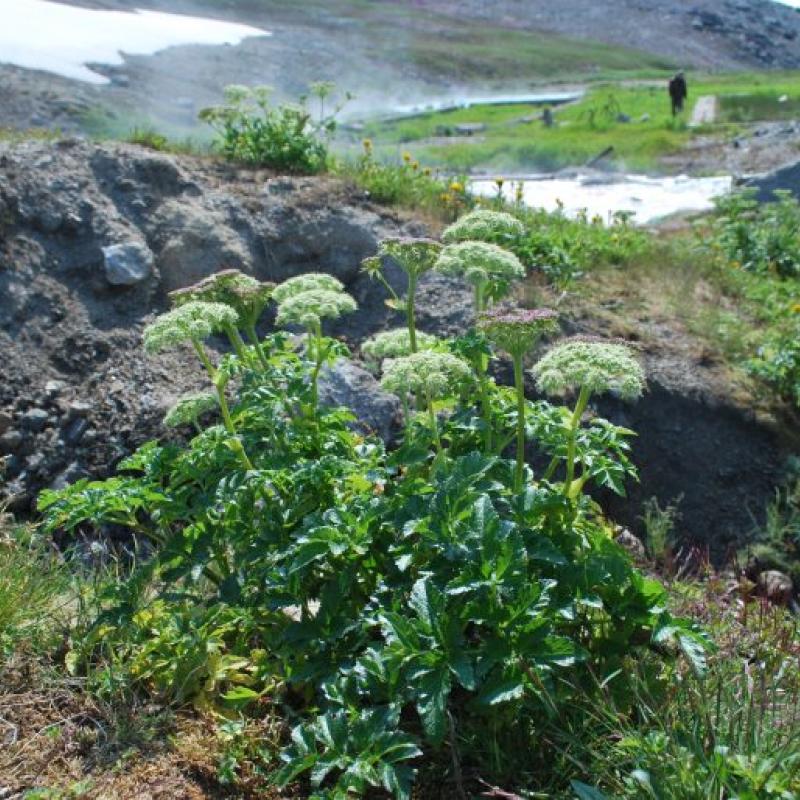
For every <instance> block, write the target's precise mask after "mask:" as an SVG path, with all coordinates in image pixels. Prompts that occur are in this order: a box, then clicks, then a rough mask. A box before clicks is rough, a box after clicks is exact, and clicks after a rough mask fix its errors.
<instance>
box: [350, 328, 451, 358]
mask: <svg viewBox="0 0 800 800" xmlns="http://www.w3.org/2000/svg"><path fill="white" fill-rule="evenodd" d="M438 342H439V339H438V338H437V337H436V336H432V335H431V334H430V333H423V332H422V331H417V347H418V348H419V349H420V350H431V349H432V348H434V347H435V346H436V345H437V344H438ZM361 352H362V353H363V354H364V355H365V356H367V357H368V358H372V359H374V360H375V361H382V360H383V359H384V358H398V357H399V356H408V355H411V336H410V334H409V332H408V328H395V329H394V330H390V331H382V332H381V333H376V334H375V336H373V337H371V338H370V339H367V340H366V341H365V342H363V343H362V345H361Z"/></svg>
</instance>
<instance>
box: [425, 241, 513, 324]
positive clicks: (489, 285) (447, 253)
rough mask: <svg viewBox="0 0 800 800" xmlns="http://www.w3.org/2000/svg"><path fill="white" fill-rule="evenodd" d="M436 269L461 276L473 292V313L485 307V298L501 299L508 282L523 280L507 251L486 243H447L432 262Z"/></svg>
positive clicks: (506, 289) (510, 253)
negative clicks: (434, 263) (434, 262)
mask: <svg viewBox="0 0 800 800" xmlns="http://www.w3.org/2000/svg"><path fill="white" fill-rule="evenodd" d="M435 268H436V270H437V272H441V273H443V274H445V275H457V276H460V277H463V278H464V280H466V281H467V283H469V284H471V285H472V286H473V288H474V290H475V311H476V312H477V313H480V312H481V311H483V310H484V308H485V305H486V299H487V295H489V297H490V298H491V299H493V300H497V299H499V298H500V297H502V296H503V295H504V294H505V293H506V292H507V291H508V286H509V284H510V283H511V282H512V281H515V280H519V279H520V278H524V277H525V267H524V266H523V265H522V262H521V261H520V260H519V259H518V258H517V257H516V256H515V255H514V254H513V253H512V252H510V251H509V250H505V249H504V248H502V247H500V246H499V245H496V244H491V243H490V242H477V241H466V242H458V243H457V244H449V245H447V247H445V248H444V250H442V252H441V253H440V254H439V258H438V259H437V260H436V267H435Z"/></svg>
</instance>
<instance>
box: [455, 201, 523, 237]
mask: <svg viewBox="0 0 800 800" xmlns="http://www.w3.org/2000/svg"><path fill="white" fill-rule="evenodd" d="M524 232H525V227H524V225H523V224H522V223H521V222H520V221H519V220H518V219H517V218H516V217H512V216H511V214H506V213H505V212H504V211H488V210H487V209H477V210H475V211H470V213H469V214H466V215H465V216H463V217H461V219H458V220H456V221H455V222H454V223H453V224H452V225H450V226H449V227H447V228H445V230H444V233H443V234H442V239H443V240H444V241H445V242H447V243H448V244H450V243H452V242H465V241H470V240H472V241H481V242H496V241H498V240H503V239H511V238H516V237H517V236H521V235H522V234H523V233H524Z"/></svg>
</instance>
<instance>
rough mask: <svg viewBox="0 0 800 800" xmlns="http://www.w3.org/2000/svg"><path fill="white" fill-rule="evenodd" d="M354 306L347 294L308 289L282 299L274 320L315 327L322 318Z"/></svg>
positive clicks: (344, 311) (333, 317)
mask: <svg viewBox="0 0 800 800" xmlns="http://www.w3.org/2000/svg"><path fill="white" fill-rule="evenodd" d="M281 285H283V284H281ZM278 288H280V287H278ZM356 308H357V305H356V301H355V300H353V298H352V297H350V295H349V294H345V293H344V292H337V291H333V290H330V289H310V290H307V291H304V292H300V293H299V294H294V295H291V296H289V297H288V298H287V299H286V300H284V301H283V302H282V303H281V304H280V305H279V306H278V316H277V318H276V322H277V323H278V325H302V326H303V327H305V328H316V327H318V326H319V324H320V323H321V321H322V320H323V319H336V318H337V317H339V316H341V315H342V314H349V313H350V312H352V311H355V310H356Z"/></svg>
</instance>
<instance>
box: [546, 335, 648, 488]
mask: <svg viewBox="0 0 800 800" xmlns="http://www.w3.org/2000/svg"><path fill="white" fill-rule="evenodd" d="M532 373H533V375H534V377H535V378H536V385H537V386H538V388H539V390H540V391H542V392H543V393H545V394H549V395H563V394H566V393H568V392H575V391H577V392H578V399H577V401H576V403H575V408H574V410H573V412H572V416H571V418H570V421H569V426H568V431H567V461H566V471H567V473H566V479H565V481H564V494H566V495H567V496H569V497H572V498H574V497H575V496H576V495H577V494H578V493H579V492H580V491H581V489H582V488H583V482H584V481H583V479H579V480H577V481H576V480H575V442H576V437H577V432H578V428H579V427H580V423H581V419H582V417H583V413H584V412H585V411H586V406H587V405H588V404H589V400H590V399H591V397H592V395H593V394H602V393H604V392H614V393H615V394H618V395H620V396H621V397H623V398H625V399H628V400H633V399H635V398H637V397H639V396H640V395H641V393H642V392H643V391H644V385H645V376H644V371H643V370H642V366H641V364H639V362H638V361H637V360H636V358H635V356H634V354H633V351H632V350H631V348H630V347H628V346H627V345H625V344H621V343H618V342H608V341H601V340H593V339H580V338H578V339H572V340H569V341H566V342H563V343H561V344H558V345H556V346H555V347H554V348H553V349H552V350H550V351H549V352H548V353H546V354H545V355H544V356H543V357H542V359H541V360H540V361H539V362H538V363H537V364H536V365H535V366H534V367H533V370H532ZM555 463H556V462H554V463H553V464H551V465H550V467H549V468H548V473H552V471H553V470H554V469H555Z"/></svg>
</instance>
